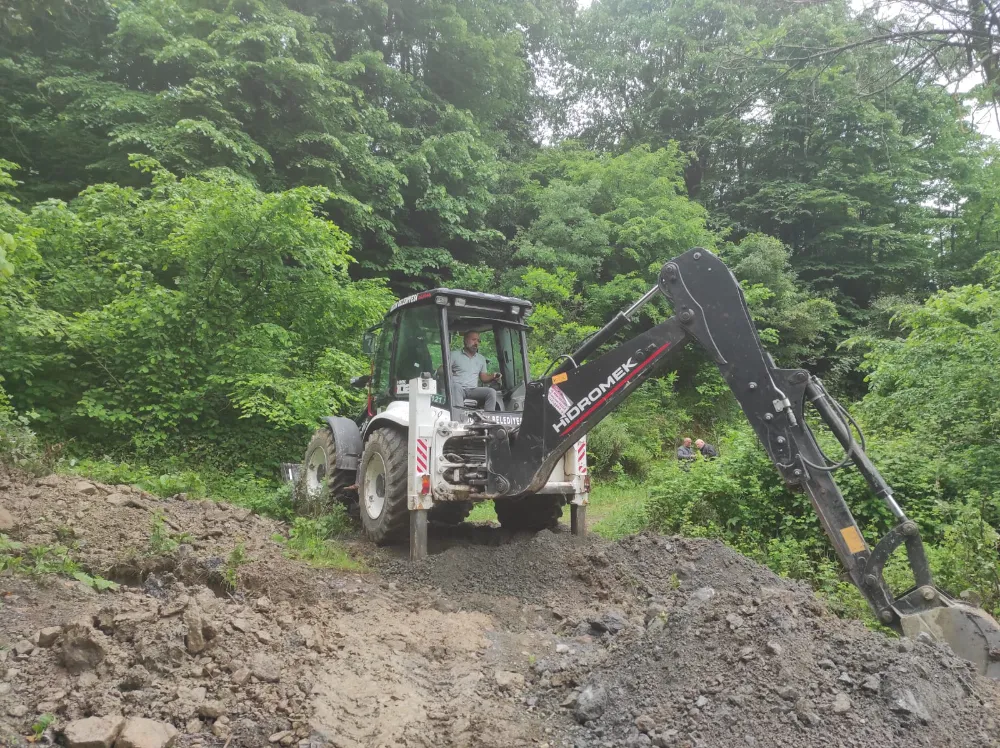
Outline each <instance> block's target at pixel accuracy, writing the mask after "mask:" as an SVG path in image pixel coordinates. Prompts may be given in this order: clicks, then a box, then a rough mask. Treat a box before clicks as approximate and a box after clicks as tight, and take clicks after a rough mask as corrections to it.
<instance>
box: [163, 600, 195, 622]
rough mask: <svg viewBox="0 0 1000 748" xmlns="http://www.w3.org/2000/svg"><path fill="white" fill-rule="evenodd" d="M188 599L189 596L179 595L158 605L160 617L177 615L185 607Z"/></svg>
mask: <svg viewBox="0 0 1000 748" xmlns="http://www.w3.org/2000/svg"><path fill="white" fill-rule="evenodd" d="M190 601H191V598H190V597H188V596H187V595H180V596H179V597H177V598H176V599H174V600H170V601H169V602H165V603H163V605H161V606H160V617H161V618H169V617H170V616H175V615H177V614H178V613H180V612H181V611H182V610H184V609H185V608H186V607H187V605H188V603H189V602H190Z"/></svg>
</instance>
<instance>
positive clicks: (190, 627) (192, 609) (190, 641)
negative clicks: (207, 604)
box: [184, 605, 205, 654]
mask: <svg viewBox="0 0 1000 748" xmlns="http://www.w3.org/2000/svg"><path fill="white" fill-rule="evenodd" d="M184 625H185V626H186V627H187V635H186V636H185V637H184V646H186V647H187V651H188V652H190V653H191V654H198V653H199V652H201V651H203V650H204V649H205V634H204V632H203V631H202V619H201V611H200V610H198V608H197V607H196V606H194V605H189V606H188V607H187V608H186V609H185V610H184Z"/></svg>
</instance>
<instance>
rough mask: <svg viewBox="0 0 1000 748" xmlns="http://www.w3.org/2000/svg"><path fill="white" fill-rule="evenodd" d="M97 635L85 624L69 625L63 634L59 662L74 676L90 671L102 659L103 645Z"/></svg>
mask: <svg viewBox="0 0 1000 748" xmlns="http://www.w3.org/2000/svg"><path fill="white" fill-rule="evenodd" d="M99 636H100V634H98V633H97V632H96V631H94V630H93V629H92V628H91V627H90V626H88V625H87V624H86V623H80V622H77V623H71V624H70V625H69V626H67V627H66V631H65V633H64V634H63V641H62V651H61V661H62V665H63V667H65V668H66V669H67V670H68V671H69V672H71V673H73V674H74V675H76V674H78V673H82V672H83V671H84V670H91V669H92V668H93V667H94V666H95V665H97V663H99V662H100V661H101V660H103V659H104V654H105V651H104V645H103V644H101V642H100V641H99V640H98V637H99Z"/></svg>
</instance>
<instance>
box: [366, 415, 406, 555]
mask: <svg viewBox="0 0 1000 748" xmlns="http://www.w3.org/2000/svg"><path fill="white" fill-rule="evenodd" d="M406 449H407V447H406V436H405V435H404V434H403V433H401V432H400V431H398V430H397V429H392V428H384V429H378V430H377V431H376V432H375V433H374V434H372V436H371V438H369V439H368V441H367V443H366V444H365V450H364V455H363V456H362V457H361V469H360V470H359V471H358V499H359V501H358V503H359V509H360V511H361V527H362V529H363V530H364V533H365V536H366V537H367V538H368V539H369V540H371V541H372V542H373V543H375V544H377V545H388V544H390V543H394V542H396V541H399V540H402V539H403V537H404V536H405V535H406V530H407V527H408V526H409V508H408V507H407V503H406V469H407V455H406Z"/></svg>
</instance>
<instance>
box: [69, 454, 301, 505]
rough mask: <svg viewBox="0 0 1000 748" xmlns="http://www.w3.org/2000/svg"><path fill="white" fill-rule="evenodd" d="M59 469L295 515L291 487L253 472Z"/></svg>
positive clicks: (134, 466)
mask: <svg viewBox="0 0 1000 748" xmlns="http://www.w3.org/2000/svg"><path fill="white" fill-rule="evenodd" d="M59 469H60V471H61V472H64V473H69V474H71V475H79V476H81V477H84V478H88V479H90V480H95V481H98V482H100V483H108V484H128V485H133V486H138V487H139V488H141V489H142V490H144V491H148V492H149V493H151V494H154V495H156V496H160V497H162V498H166V497H169V496H176V495H177V494H183V495H184V496H186V497H187V498H189V499H205V498H208V499H213V500H216V501H225V502H226V503H228V504H234V505H236V506H241V507H244V508H246V509H250V510H251V511H253V512H255V513H256V514H263V515H265V516H268V517H274V518H276V519H284V520H289V519H291V517H292V516H293V514H294V512H293V511H292V501H291V499H292V492H291V486H290V485H288V484H284V483H280V482H279V481H278V480H277V479H276V478H275V479H273V480H268V479H264V478H261V477H260V476H257V475H254V474H253V473H251V472H250V471H237V472H234V473H227V472H224V471H222V470H219V469H217V468H213V467H211V466H199V467H197V468H196V469H194V468H191V467H190V466H185V465H183V464H181V463H180V462H179V461H177V460H168V461H166V462H163V463H157V464H147V463H139V462H126V461H113V460H105V459H82V460H67V461H64V462H63V463H62V464H60V466H59Z"/></svg>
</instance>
